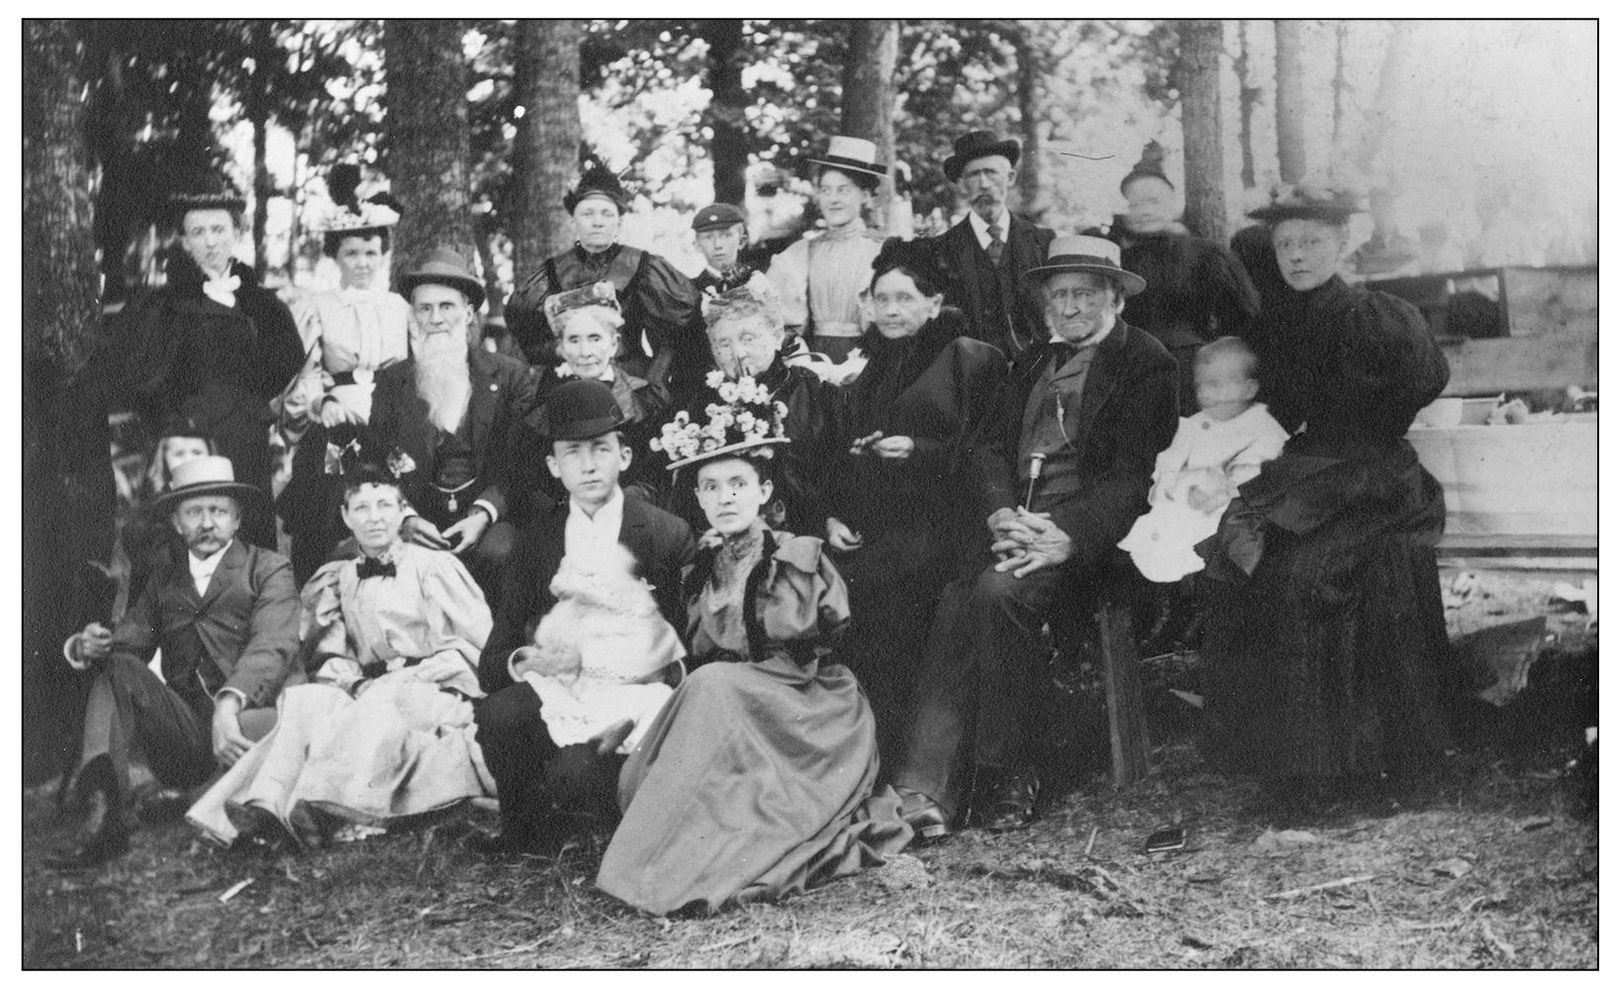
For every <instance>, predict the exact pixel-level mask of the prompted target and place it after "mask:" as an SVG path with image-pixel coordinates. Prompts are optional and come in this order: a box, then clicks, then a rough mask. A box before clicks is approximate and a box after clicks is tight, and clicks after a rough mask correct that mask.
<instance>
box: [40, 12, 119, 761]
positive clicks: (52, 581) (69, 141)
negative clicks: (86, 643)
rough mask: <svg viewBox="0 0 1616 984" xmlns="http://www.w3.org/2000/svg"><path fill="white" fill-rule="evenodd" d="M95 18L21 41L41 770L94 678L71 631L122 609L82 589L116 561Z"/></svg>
mask: <svg viewBox="0 0 1616 984" xmlns="http://www.w3.org/2000/svg"><path fill="white" fill-rule="evenodd" d="M88 30H91V28H90V27H89V26H88V22H85V21H46V20H29V21H25V22H24V31H25V36H26V43H25V44H24V45H23V263H24V267H23V278H22V282H23V297H22V302H23V303H22V307H23V364H24V369H23V374H22V375H23V413H22V418H23V467H22V471H23V482H22V485H23V510H22V514H23V516H24V523H23V546H22V557H23V600H24V604H23V606H22V610H23V612H24V617H23V700H22V704H23V708H24V720H23V729H22V731H23V735H24V736H25V738H24V746H23V752H24V769H25V776H26V777H27V778H28V779H29V780H30V781H37V780H39V779H43V778H46V777H48V776H49V775H50V774H52V773H53V772H54V771H55V770H56V769H57V768H59V767H61V766H62V765H65V764H66V759H67V756H68V755H69V754H70V753H71V751H72V748H73V746H74V742H75V740H76V738H77V735H76V724H77V722H78V720H79V716H80V714H81V713H82V696H83V694H82V690H83V681H82V679H81V678H79V675H78V674H74V673H71V672H70V671H68V670H67V667H66V665H65V664H64V663H63V662H62V660H61V657H60V655H59V654H60V651H61V644H62V639H63V638H65V637H66V636H67V635H68V634H69V633H71V632H73V631H75V630H77V629H79V628H81V627H82V626H83V624H84V622H85V621H89V620H92V619H106V618H110V617H111V611H110V600H111V599H110V595H107V596H106V598H105V601H106V604H105V605H102V604H99V603H98V602H97V600H96V598H95V596H96V595H97V594H99V593H98V592H83V591H76V590H75V589H76V588H80V587H82V586H83V583H84V582H83V579H82V578H80V577H79V576H78V575H79V573H80V572H81V571H83V570H84V566H83V565H84V564H85V562H86V561H97V562H101V563H105V562H106V561H107V560H109V559H110V554H111V548H112V533H113V501H114V491H113V487H112V469H111V468H110V467H109V466H108V461H107V447H108V443H109V435H108V430H107V411H106V402H105V399H104V397H103V396H102V395H101V392H100V388H99V386H98V384H97V374H96V373H94V372H89V371H86V367H87V365H88V364H89V363H90V359H91V356H92V353H93V351H94V348H95V334H96V332H97V329H98V327H99V322H100V309H99V305H98V301H97V293H98V290H97V282H98V281H99V279H100V278H99V275H98V270H97V264H96V258H95V233H94V222H95V220H94V206H93V201H92V198H91V194H90V188H91V185H92V184H93V180H92V177H93V171H92V169H91V167H90V158H89V154H88V150H87V147H86V145H85V126H84V119H85V105H84V89H85V82H86V79H87V78H88V75H89V71H91V70H87V66H86V64H85V59H86V55H87V52H88V49H89V47H90V46H89V45H87V44H86V39H85V32H86V31H88Z"/></svg>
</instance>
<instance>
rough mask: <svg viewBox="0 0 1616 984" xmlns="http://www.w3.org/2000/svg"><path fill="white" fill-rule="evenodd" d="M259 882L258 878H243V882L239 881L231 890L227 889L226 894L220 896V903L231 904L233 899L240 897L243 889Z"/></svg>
mask: <svg viewBox="0 0 1616 984" xmlns="http://www.w3.org/2000/svg"><path fill="white" fill-rule="evenodd" d="M257 880H258V879H256V878H243V879H242V880H241V881H238V882H236V883H235V884H234V885H231V886H230V887H229V888H227V889H225V890H224V894H223V895H220V896H219V901H220V902H229V901H230V900H231V899H233V898H235V897H236V896H238V895H240V894H241V890H242V889H244V888H246V887H247V886H248V885H251V884H252V883H253V882H255V881H257Z"/></svg>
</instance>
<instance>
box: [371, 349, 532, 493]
mask: <svg viewBox="0 0 1616 984" xmlns="http://www.w3.org/2000/svg"><path fill="white" fill-rule="evenodd" d="M468 353H469V354H468V361H469V365H470V373H471V402H470V403H469V404H468V405H467V407H466V416H465V419H464V420H462V421H461V424H460V431H459V433H460V434H461V435H462V436H463V437H465V438H466V439H467V440H468V441H469V442H470V444H471V448H472V453H473V455H474V456H475V457H476V459H477V480H476V482H475V483H473V485H472V487H471V488H469V489H467V490H466V492H465V493H464V494H462V496H461V498H462V499H464V500H465V501H467V502H468V503H469V502H471V501H473V500H476V499H484V500H487V502H488V503H489V504H490V505H492V506H493V507H494V508H495V509H496V510H498V511H499V514H500V518H501V519H505V518H508V516H507V514H508V513H510V512H512V511H514V512H515V513H516V516H514V517H509V518H513V519H516V520H518V521H519V520H520V516H521V513H522V509H521V508H520V505H521V503H520V501H519V497H517V496H516V495H514V493H516V492H518V491H520V490H522V489H525V488H529V487H531V484H532V482H533V481H534V480H535V478H536V471H537V470H538V469H539V468H540V467H541V465H540V464H539V462H542V461H543V459H544V453H543V448H542V447H541V446H540V445H539V441H538V435H537V434H536V433H534V431H533V430H532V428H531V427H530V426H529V418H530V417H531V416H532V414H533V412H534V410H535V408H536V407H537V406H538V402H539V401H538V377H537V373H536V372H535V371H534V370H532V369H531V368H529V367H528V366H526V365H524V364H522V362H520V361H519V360H517V359H513V358H510V357H509V356H504V355H496V354H494V353H492V352H485V351H483V350H482V349H480V348H476V347H472V348H470V349H469V350H468ZM370 429H371V433H372V435H373V437H374V438H375V439H378V440H380V441H381V442H382V443H383V444H384V445H388V444H393V445H397V446H398V447H399V448H402V449H403V450H404V452H405V453H406V454H408V455H409V456H410V457H411V458H412V459H413V460H414V461H415V470H414V471H412V472H407V473H406V474H404V475H403V476H402V477H401V482H400V487H401V488H402V489H403V491H404V498H405V499H407V500H409V501H410V502H411V503H415V504H416V508H420V505H419V504H420V503H421V502H422V501H424V500H425V498H426V496H427V492H428V490H429V489H430V486H431V484H432V475H433V471H434V455H435V454H436V452H437V447H438V429H437V427H436V425H434V424H433V423H432V421H431V420H430V419H429V418H428V416H427V406H426V401H425V400H423V399H421V397H420V396H419V395H418V394H417V393H416V390H415V359H414V357H413V356H412V357H411V358H409V359H406V360H404V361H403V362H400V363H397V364H395V365H391V366H388V367H387V368H386V369H383V370H381V371H380V372H378V373H377V374H376V392H375V394H374V396H373V397H372V405H371V412H370Z"/></svg>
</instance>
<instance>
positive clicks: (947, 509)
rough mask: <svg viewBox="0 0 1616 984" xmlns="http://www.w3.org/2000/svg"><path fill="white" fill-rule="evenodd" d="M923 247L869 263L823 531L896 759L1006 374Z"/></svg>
mask: <svg viewBox="0 0 1616 984" xmlns="http://www.w3.org/2000/svg"><path fill="white" fill-rule="evenodd" d="M924 248H925V247H924V246H923V245H917V244H915V243H906V242H903V241H901V240H897V239H890V240H888V241H887V243H886V244H885V246H883V247H882V250H881V253H880V255H879V256H877V257H876V259H875V262H874V263H873V267H874V276H873V277H872V278H871V281H870V313H871V315H872V316H873V317H874V318H875V324H874V326H872V327H871V328H870V329H868V330H867V331H866V332H865V333H864V337H863V338H862V339H861V340H860V342H859V347H860V348H861V349H862V350H863V351H864V353H865V354H866V355H867V356H868V358H869V362H868V363H867V364H866V365H865V367H864V369H863V371H862V372H861V373H860V375H859V377H858V379H857V380H856V381H855V382H853V383H852V384H850V385H849V386H848V387H847V388H846V390H845V391H844V395H845V400H846V407H845V410H844V419H843V423H842V425H841V427H840V430H841V432H842V433H843V434H844V435H845V437H846V439H847V443H846V444H845V445H844V446H843V447H842V448H841V453H840V454H839V456H838V457H837V459H836V460H835V461H834V462H833V465H832V469H833V476H834V477H833V479H832V481H831V482H830V483H829V484H830V485H831V488H832V492H831V496H832V513H833V514H832V516H831V517H830V518H829V519H827V520H826V523H825V532H826V539H827V542H828V543H829V544H830V546H831V549H832V550H835V551H839V552H840V553H839V554H838V557H837V564H838V565H839V566H840V567H841V569H842V573H843V576H844V577H846V578H847V581H848V584H849V586H850V588H851V595H852V605H853V624H852V629H851V631H850V632H849V636H848V642H847V646H846V649H845V651H844V659H846V660H847V662H848V664H849V665H850V666H851V667H852V668H853V671H854V672H855V673H857V674H858V678H859V681H860V682H861V683H863V684H864V688H865V692H866V693H867V694H868V695H869V697H870V703H871V705H872V706H873V707H874V709H875V714H876V724H877V728H878V732H879V735H880V741H881V747H882V749H884V750H885V751H887V752H888V755H887V758H888V760H889V761H896V758H897V749H898V748H899V747H900V744H899V743H901V742H902V740H903V734H904V732H905V731H906V730H907V727H906V725H907V721H908V715H909V698H910V689H911V687H912V686H913V682H914V679H915V671H916V670H917V668H918V666H919V661H920V655H921V649H922V647H923V646H924V644H925V641H926V631H927V629H928V628H929V627H930V624H931V615H932V609H933V607H935V605H936V604H937V596H938V594H939V593H940V592H941V591H942V589H943V585H944V584H946V583H948V581H950V580H951V579H952V578H953V577H954V576H955V574H956V570H955V568H956V566H957V562H958V559H959V554H960V551H961V544H963V543H966V542H969V540H970V539H971V537H972V535H974V533H975V531H976V527H977V526H979V525H980V523H979V522H973V517H975V516H976V515H977V514H978V510H977V509H976V508H974V503H972V502H970V501H969V498H968V497H966V496H961V495H960V494H959V489H960V487H961V483H960V481H959V478H958V472H959V466H960V462H961V461H962V460H963V458H964V452H965V449H966V445H967V442H968V441H969V439H970V437H971V436H972V434H973V432H974V431H975V430H976V427H977V424H978V422H979V421H980V420H981V418H982V415H983V413H984V412H985V409H986V408H985V404H986V402H987V401H988V400H989V399H990V398H991V397H992V395H993V394H994V392H995V391H996V390H997V389H998V388H999V386H1000V385H1002V384H1003V382H1004V376H1005V363H1004V357H1003V356H1002V355H1000V353H999V351H998V349H996V348H994V347H993V346H991V345H988V344H987V343H985V342H980V341H976V340H974V339H972V338H969V337H967V335H968V334H969V332H968V330H967V325H966V324H965V318H964V316H963V315H962V314H960V312H959V311H957V310H955V309H954V308H948V309H944V308H943V290H942V285H941V284H940V283H939V282H938V281H937V279H936V275H935V273H934V272H932V269H931V268H930V267H929V266H928V265H927V263H926V262H925V254H924V252H923V250H924Z"/></svg>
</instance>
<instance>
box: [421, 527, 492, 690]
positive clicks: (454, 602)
mask: <svg viewBox="0 0 1616 984" xmlns="http://www.w3.org/2000/svg"><path fill="white" fill-rule="evenodd" d="M411 553H412V554H415V555H416V559H417V562H418V563H419V564H420V575H419V576H420V592H421V601H422V603H423V605H424V606H425V611H424V612H423V614H424V615H425V617H426V622H427V638H426V651H427V652H429V653H433V654H437V653H443V652H454V653H457V654H459V656H460V657H461V658H462V659H463V660H464V661H465V663H466V666H467V667H468V668H470V669H471V670H472V671H473V672H475V671H476V668H477V658H478V656H479V655H480V654H481V653H482V651H483V646H484V644H486V643H487V642H488V634H489V633H490V632H492V631H493V628H494V618H493V615H492V614H491V613H490V612H489V610H488V602H487V600H486V599H484V597H483V592H482V589H481V588H479V587H477V582H476V581H474V580H472V577H471V574H470V573H468V572H467V571H466V568H465V566H464V565H463V564H461V563H460V561H459V559H457V558H456V557H455V556H454V555H453V554H451V553H448V552H447V551H443V550H426V549H420V548H416V549H415V550H412V551H411Z"/></svg>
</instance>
